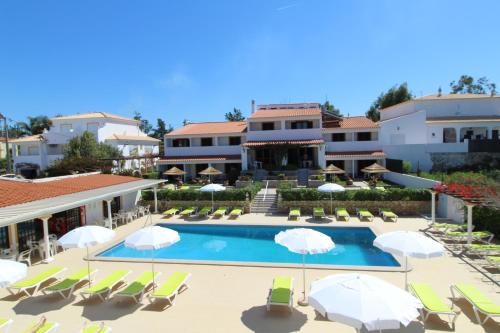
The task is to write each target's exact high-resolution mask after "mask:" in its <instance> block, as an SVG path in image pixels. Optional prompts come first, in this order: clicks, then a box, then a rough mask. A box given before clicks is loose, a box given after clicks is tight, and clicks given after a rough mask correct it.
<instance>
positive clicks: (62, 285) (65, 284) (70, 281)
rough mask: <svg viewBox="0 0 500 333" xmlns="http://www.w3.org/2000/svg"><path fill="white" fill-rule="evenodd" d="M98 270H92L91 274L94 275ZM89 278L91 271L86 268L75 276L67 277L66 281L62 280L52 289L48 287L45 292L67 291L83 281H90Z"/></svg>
mask: <svg viewBox="0 0 500 333" xmlns="http://www.w3.org/2000/svg"><path fill="white" fill-rule="evenodd" d="M95 271H96V269H91V270H90V274H92V273H94V272H95ZM88 276H89V271H88V270H87V269H86V268H84V269H81V270H79V271H78V272H76V273H75V274H73V275H71V276H69V277H67V278H66V279H64V280H62V281H61V282H58V283H56V284H54V285H52V286H50V287H47V288H46V289H45V290H48V291H60V290H67V289H69V288H71V287H72V286H74V285H75V284H77V283H79V282H80V281H82V279H88Z"/></svg>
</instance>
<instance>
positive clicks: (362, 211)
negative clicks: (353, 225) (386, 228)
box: [357, 208, 374, 222]
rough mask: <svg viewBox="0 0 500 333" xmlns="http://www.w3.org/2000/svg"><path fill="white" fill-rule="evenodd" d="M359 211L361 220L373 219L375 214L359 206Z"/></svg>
mask: <svg viewBox="0 0 500 333" xmlns="http://www.w3.org/2000/svg"><path fill="white" fill-rule="evenodd" d="M357 212H358V217H359V219H360V220H362V219H367V220H368V221H370V222H371V221H373V218H374V216H373V214H372V213H370V211H369V210H368V209H366V208H358V209H357Z"/></svg>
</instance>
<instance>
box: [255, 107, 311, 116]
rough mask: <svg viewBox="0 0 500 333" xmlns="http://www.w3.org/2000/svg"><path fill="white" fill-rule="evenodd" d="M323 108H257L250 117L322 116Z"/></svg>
mask: <svg viewBox="0 0 500 333" xmlns="http://www.w3.org/2000/svg"><path fill="white" fill-rule="evenodd" d="M320 115H321V109H318V108H312V109H271V110H267V109H262V110H257V111H255V112H254V113H252V115H251V116H250V117H249V119H258V118H279V117H304V116H320Z"/></svg>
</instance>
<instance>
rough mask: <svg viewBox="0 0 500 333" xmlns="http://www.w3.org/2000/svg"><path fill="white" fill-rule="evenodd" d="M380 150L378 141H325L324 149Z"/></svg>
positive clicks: (332, 150) (337, 150) (333, 150)
mask: <svg viewBox="0 0 500 333" xmlns="http://www.w3.org/2000/svg"><path fill="white" fill-rule="evenodd" d="M375 150H382V145H381V144H380V141H378V140H377V141H335V142H331V141H329V142H327V143H326V151H330V152H341V151H375Z"/></svg>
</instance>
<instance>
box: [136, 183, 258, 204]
mask: <svg viewBox="0 0 500 333" xmlns="http://www.w3.org/2000/svg"><path fill="white" fill-rule="evenodd" d="M261 186H262V183H260V182H257V183H255V184H252V185H250V186H247V187H244V188H234V189H228V190H225V191H221V192H214V200H216V201H245V199H246V197H247V194H248V195H249V199H251V198H253V197H254V196H255V195H256V194H257V192H259V191H260V189H261ZM157 194H158V200H167V201H199V200H211V199H212V194H211V193H210V192H201V191H198V190H193V189H188V190H172V189H162V190H159V191H158V193H157ZM142 198H143V200H153V198H154V195H153V192H152V191H144V192H143V194H142Z"/></svg>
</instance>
